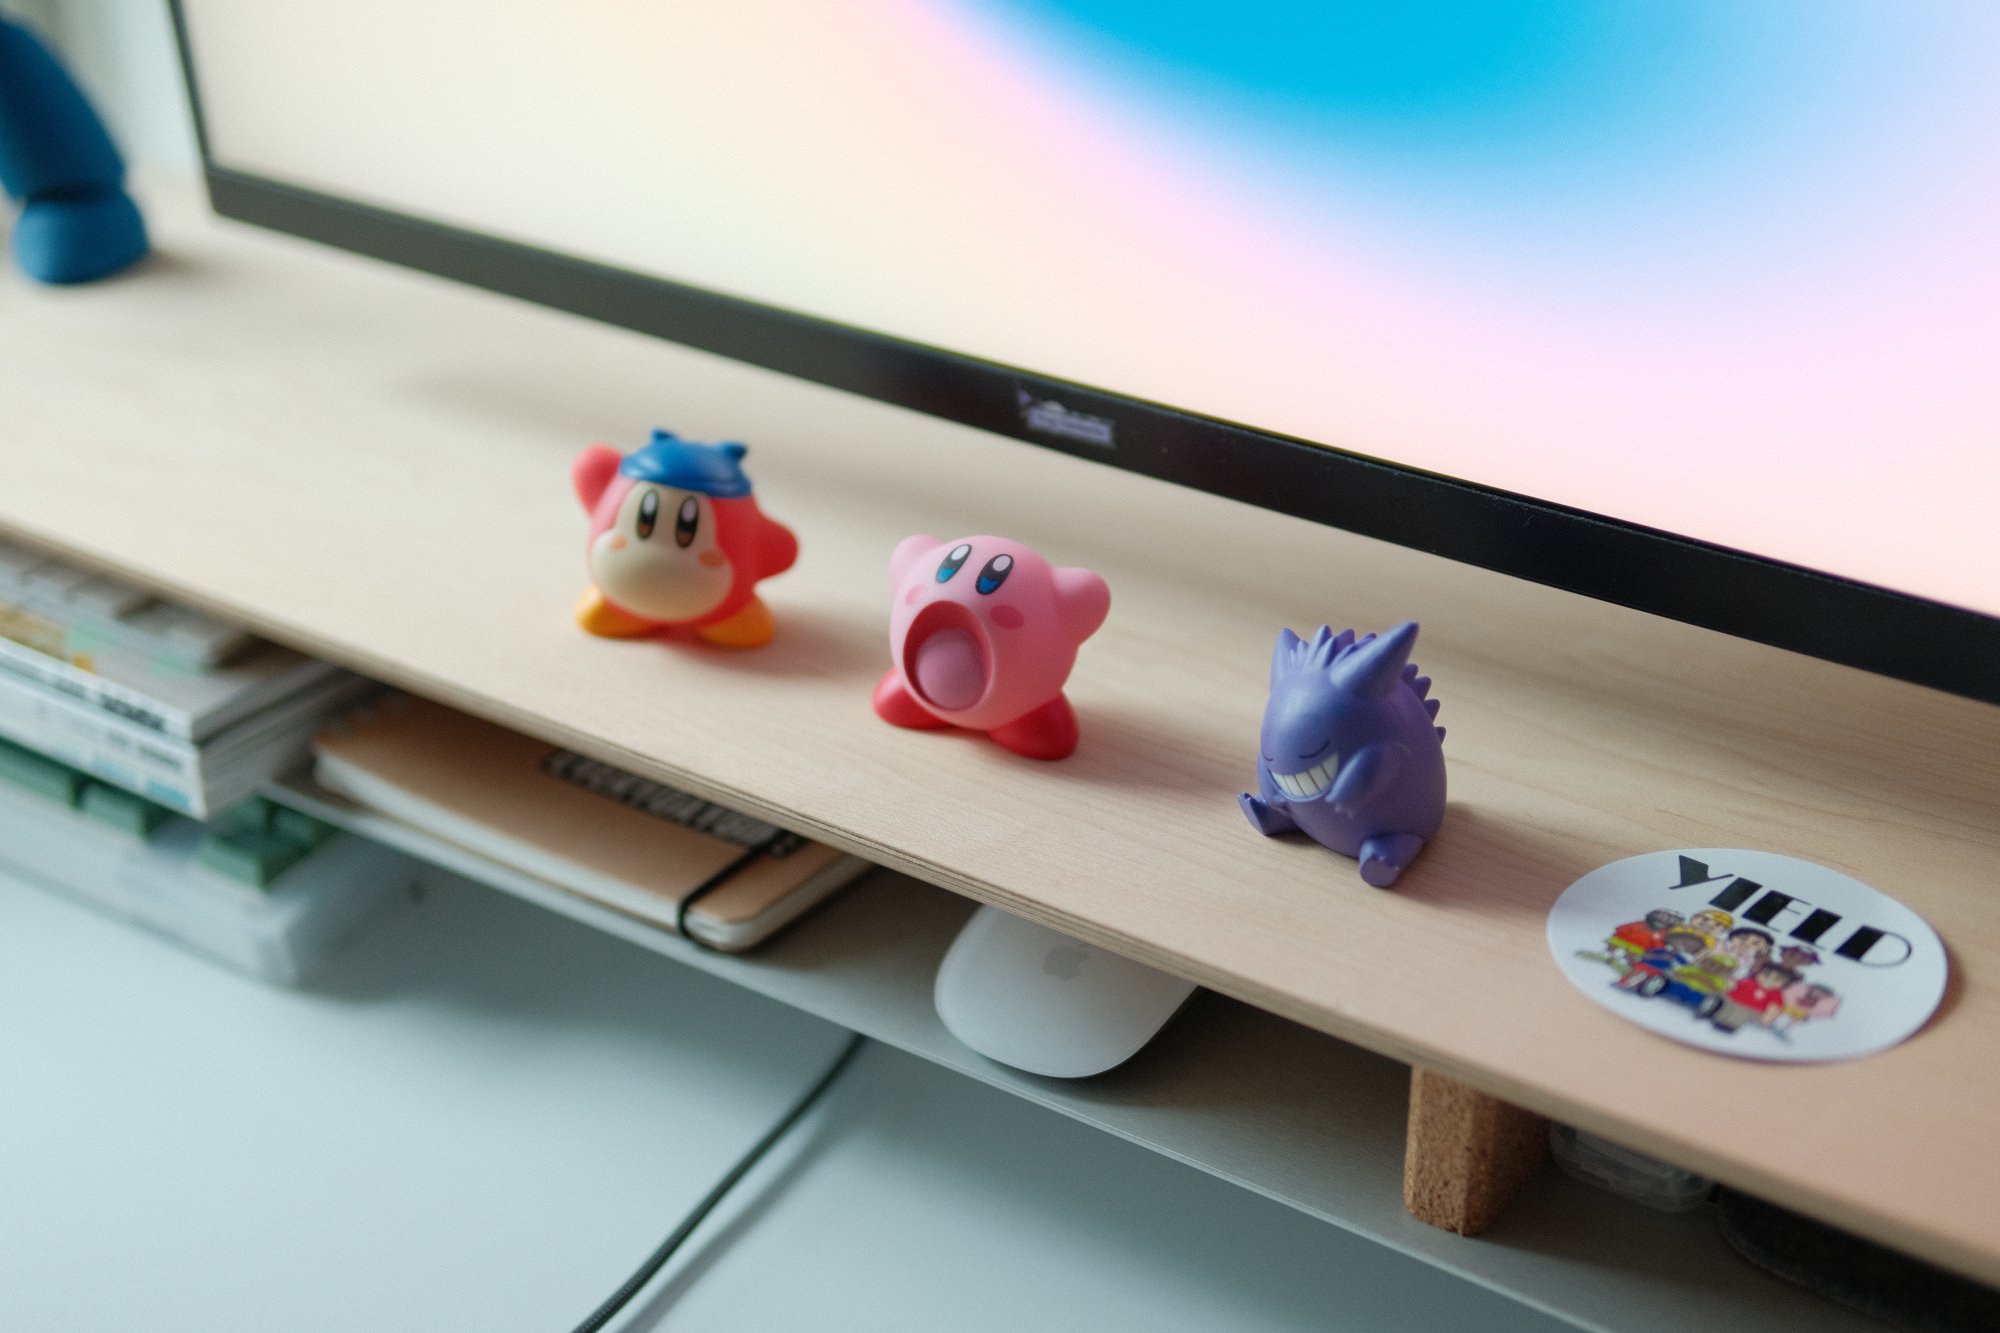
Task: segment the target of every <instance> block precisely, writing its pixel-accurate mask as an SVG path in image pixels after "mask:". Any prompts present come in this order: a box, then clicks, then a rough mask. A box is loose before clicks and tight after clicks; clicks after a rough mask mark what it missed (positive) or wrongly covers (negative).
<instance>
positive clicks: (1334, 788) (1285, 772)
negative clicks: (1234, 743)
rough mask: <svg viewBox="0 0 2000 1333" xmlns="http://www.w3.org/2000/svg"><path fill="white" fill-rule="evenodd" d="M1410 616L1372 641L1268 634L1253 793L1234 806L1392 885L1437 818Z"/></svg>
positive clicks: (1429, 730) (1438, 732) (1440, 799)
mask: <svg viewBox="0 0 2000 1333" xmlns="http://www.w3.org/2000/svg"><path fill="white" fill-rule="evenodd" d="M1416 641H1417V626H1416V622H1414V621H1411V622H1408V623H1406V624H1402V625H1398V626H1397V627H1396V628H1395V629H1392V630H1390V631H1389V632H1388V633H1387V634H1384V635H1382V636H1381V637H1380V638H1377V637H1376V636H1375V635H1373V634H1369V635H1364V636H1363V637H1361V638H1360V639H1358V640H1357V639H1356V638H1355V637H1354V631H1353V630H1351V629H1345V630H1342V631H1341V632H1340V633H1338V634H1335V633H1334V632H1333V630H1332V629H1330V628H1327V627H1324V626H1323V627H1321V629H1320V631H1319V633H1318V634H1317V635H1315V636H1314V637H1313V639H1312V641H1311V642H1307V641H1305V640H1303V639H1301V638H1300V637H1299V636H1298V635H1296V634H1294V633H1292V632H1291V631H1290V630H1288V629H1284V630H1279V631H1278V646H1277V647H1276V648H1275V649H1274V650H1273V651H1272V653H1271V699H1270V702H1269V703H1268V704H1267V705H1266V706H1265V709H1264V729H1263V747H1262V750H1261V753H1260V755H1259V758H1258V762H1257V780H1258V785H1259V788H1260V790H1261V792H1262V794H1261V795H1258V796H1253V795H1250V794H1249V793H1247V792H1246V793H1244V795H1243V796H1242V798H1241V800H1242V805H1243V812H1244V813H1245V814H1247V815H1248V816H1249V817H1250V823H1251V824H1252V825H1253V826H1254V827H1255V828H1256V829H1257V831H1258V832H1259V833H1263V834H1266V835H1276V834H1280V833H1298V832H1302V833H1304V834H1305V835H1306V836H1308V837H1310V838H1311V839H1312V840H1313V841H1314V842H1317V843H1320V844H1321V845H1323V846H1326V847H1331V848H1332V849H1333V850H1334V851H1337V852H1340V853H1342V854H1343V855H1346V856H1352V857H1354V858H1356V859H1357V860H1359V861H1360V862H1361V878H1362V879H1364V880H1366V881H1367V882H1368V883H1370V884H1373V885H1374V886H1375V887H1376V888H1378V889H1386V888H1388V887H1389V886H1390V885H1391V884H1393V883H1395V882H1396V877H1397V876H1398V875H1400V874H1402V873H1403V871H1404V869H1405V868H1406V867H1408V865H1409V864H1410V862H1411V861H1412V860H1413V859H1415V857H1416V855H1417V853H1418V852H1419V851H1421V850H1423V846H1424V844H1425V843H1427V842H1429V841H1430V840H1431V838H1433V837H1434V836H1436V834H1437V830H1438V825H1440V824H1442V823H1443V822H1444V804H1445V800H1444V728H1442V727H1439V726H1436V725H1434V723H1433V719H1434V718H1436V717H1437V709H1438V704H1437V700H1435V699H1431V698H1428V697H1427V696H1428V695H1429V694H1430V688H1431V683H1430V680H1429V679H1428V678H1427V677H1424V676H1420V675H1418V674H1417V668H1416V664H1415V663H1413V662H1411V661H1410V649H1411V648H1413V647H1414V646H1415V645H1416Z"/></svg>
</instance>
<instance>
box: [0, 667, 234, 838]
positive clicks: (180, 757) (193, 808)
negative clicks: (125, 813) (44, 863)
mask: <svg viewBox="0 0 2000 1333" xmlns="http://www.w3.org/2000/svg"><path fill="white" fill-rule="evenodd" d="M0 736H4V737H5V738H7V739H8V740H11V741H13V742H14V743H15V744H17V745H23V746H26V747H27V748H28V749H31V750H35V751H38V752H40V753H42V754H45V755H47V756H48V757H49V758H51V759H54V760H56V761H58V762H60V763H65V764H68V765H69V766H70V767H72V768H77V769H81V770H83V771H84V772H85V773H88V774H90V775H91V776H92V777H95V778H101V779H102V780H104V781H105V782H109V783H111V784H112V785H114V786H118V787H123V788H125V789H126V790H128V791H133V792H137V793H138V794H140V795H141V796H144V797H145V798H146V799H148V800H150V801H156V802H158V803H159V804H161V805H164V806H168V807H170V808H172V809H175V810H179V811H182V812H183V813H186V814H190V815H193V816H195V817H196V818H200V817H202V816H203V815H204V814H206V813H207V803H206V801H205V799H204V797H203V794H202V769H201V752H200V751H199V750H197V749H196V748H195V746H194V745H193V744H191V743H190V742H188V741H184V740H177V739H175V738H174V737H171V736H163V735H161V734H159V733H158V732H154V731H148V730H146V729H145V728H144V727H135V726H133V725H132V724H130V723H129V722H124V721H121V720H120V719H118V718H116V717H113V716H112V715H110V714H108V713H103V712H99V711H98V710H96V709H93V708H89V707H86V706H84V705H82V704H79V703H76V702H74V701H73V700H71V699H68V698H66V697H63V696H60V695H54V694H51V693H49V692H48V691H47V690H45V689H43V688H42V687H41V686H39V685H34V684H30V683H29V682H27V681H25V680H22V679H20V678H19V677H16V676H12V675H9V674H7V673H0Z"/></svg>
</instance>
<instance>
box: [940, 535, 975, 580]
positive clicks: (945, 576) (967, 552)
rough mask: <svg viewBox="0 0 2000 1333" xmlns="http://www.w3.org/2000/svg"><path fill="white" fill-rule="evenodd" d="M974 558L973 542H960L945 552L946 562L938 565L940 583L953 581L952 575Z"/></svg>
mask: <svg viewBox="0 0 2000 1333" xmlns="http://www.w3.org/2000/svg"><path fill="white" fill-rule="evenodd" d="M971 558H972V543H971V542H960V543H959V544H958V545H956V546H954V547H952V548H951V550H950V551H949V552H947V553H946V554H945V557H944V563H943V564H941V565H939V566H938V573H937V580H938V582H939V583H949V582H951V576H952V575H953V574H956V573H958V571H959V569H960V567H961V566H963V565H964V564H965V562H966V561H967V560H970V559H971Z"/></svg>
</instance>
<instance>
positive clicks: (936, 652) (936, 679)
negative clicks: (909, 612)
mask: <svg viewBox="0 0 2000 1333" xmlns="http://www.w3.org/2000/svg"><path fill="white" fill-rule="evenodd" d="M903 676H904V678H905V679H906V680H908V681H909V682H910V687H911V688H912V689H914V690H915V691H916V692H917V694H918V696H919V697H920V698H922V699H923V701H924V702H925V703H927V704H929V705H930V706H931V707H933V708H938V709H943V710H944V711H946V712H960V711H963V710H964V709H967V708H970V707H972V706H973V705H974V704H976V703H978V702H979V701H980V700H981V699H983V698H985V697H986V687H987V685H988V684H990V683H991V682H992V679H993V655H992V653H991V652H989V651H988V650H987V644H986V631H985V629H984V627H982V626H981V625H980V623H979V618H978V617H977V616H975V615H973V614H972V613H971V612H970V611H968V610H966V609H965V608H964V607H962V606H960V605H958V603H956V602H932V603H931V604H930V605H929V606H927V607H925V608H924V609H923V610H921V611H919V612H917V616H916V619H914V620H912V621H911V622H910V629H909V632H908V633H907V634H905V635H904V636H903Z"/></svg>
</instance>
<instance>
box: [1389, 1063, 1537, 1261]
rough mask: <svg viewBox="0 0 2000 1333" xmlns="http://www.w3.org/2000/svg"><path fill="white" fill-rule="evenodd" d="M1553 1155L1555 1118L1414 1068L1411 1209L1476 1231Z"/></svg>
mask: <svg viewBox="0 0 2000 1333" xmlns="http://www.w3.org/2000/svg"><path fill="white" fill-rule="evenodd" d="M1548 1160H1549V1122H1548V1120H1547V1119H1546V1118H1545V1117H1543V1116H1538V1115H1536V1114H1535V1113H1534V1112H1533V1111H1524V1110H1522V1109H1521V1108H1520V1107H1518V1106H1515V1105H1513V1104H1511V1103H1509V1102H1503V1101H1501V1100H1500V1099H1499V1098H1498V1097H1489V1096H1487V1095H1486V1094H1485V1093H1483V1092H1481V1091H1479V1090H1478V1089H1477V1088H1471V1087H1467V1086H1466V1085H1465V1084H1463V1083H1460V1082H1459V1081H1458V1080H1456V1079H1450V1078H1446V1077H1445V1076H1444V1075H1442V1074H1434V1073H1432V1072H1430V1071H1429V1070H1427V1069H1422V1068H1418V1069H1412V1070H1411V1071H1410V1122H1409V1130H1408V1133H1407V1136H1406V1137H1405V1139H1404V1143H1403V1206H1404V1207H1406V1208H1408V1209H1409V1210H1410V1216H1412V1217H1414V1218H1416V1219H1417V1220H1418V1221H1420V1222H1427V1223H1429V1224H1430V1225H1431V1226H1434V1227H1442V1228H1443V1229H1444V1230H1446V1231H1455V1232H1457V1233H1458V1234H1459V1235H1461V1236H1477V1235H1481V1234H1483V1233H1484V1232H1485V1231H1486V1229H1487V1228H1489V1227H1491V1226H1492V1225H1493V1224H1494V1223H1495V1222H1497V1221H1499V1220H1500V1214H1501V1213H1503V1212H1505V1211H1506V1209H1507V1205H1508V1204H1510V1203H1512V1202H1513V1201H1514V1196H1515V1195H1517V1194H1519V1193H1520V1192H1521V1190H1522V1188H1523V1187H1524V1186H1526V1185H1527V1183H1528V1182H1529V1181H1530V1180H1532V1179H1534V1177H1535V1174H1536V1173H1537V1172H1539V1171H1540V1170H1541V1169H1542V1167H1543V1166H1544V1165H1545V1164H1546V1163H1547V1162H1548Z"/></svg>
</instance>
